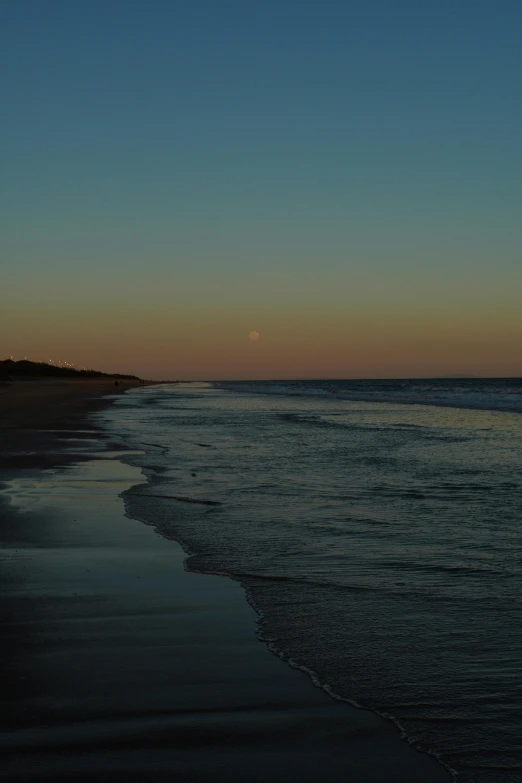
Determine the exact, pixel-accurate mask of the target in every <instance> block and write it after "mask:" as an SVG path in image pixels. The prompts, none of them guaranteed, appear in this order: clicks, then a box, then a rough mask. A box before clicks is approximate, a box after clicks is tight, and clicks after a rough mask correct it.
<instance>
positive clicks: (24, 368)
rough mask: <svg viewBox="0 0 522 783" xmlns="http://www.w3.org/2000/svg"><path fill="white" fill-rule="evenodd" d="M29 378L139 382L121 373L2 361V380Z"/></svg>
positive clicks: (0, 362)
mask: <svg viewBox="0 0 522 783" xmlns="http://www.w3.org/2000/svg"><path fill="white" fill-rule="evenodd" d="M11 376H15V377H20V376H26V377H27V376H29V377H33V378H42V377H44V378H122V379H126V380H131V381H138V380H139V378H138V376H137V375H122V374H121V373H106V372H100V371H99V370H76V369H74V368H73V367H57V366H56V365H55V364H46V362H30V361H29V360H28V359H22V360H21V361H13V359H4V360H3V361H0V380H7V379H8V378H9V377H11Z"/></svg>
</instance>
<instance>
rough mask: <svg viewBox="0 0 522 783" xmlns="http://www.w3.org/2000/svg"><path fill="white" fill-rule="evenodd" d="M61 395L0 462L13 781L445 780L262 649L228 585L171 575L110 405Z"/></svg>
mask: <svg viewBox="0 0 522 783" xmlns="http://www.w3.org/2000/svg"><path fill="white" fill-rule="evenodd" d="M89 391H90V392H93V391H94V390H93V389H92V387H91V389H90V390H89ZM113 391H114V389H111V390H110V391H108V392H107V393H111V392H113ZM96 392H99V390H96ZM102 393H103V392H102ZM0 394H1V393H0ZM73 397H75V402H71V405H72V407H70V408H69V409H67V403H65V402H64V400H63V399H62V401H61V402H58V401H57V400H56V399H55V403H56V407H55V410H56V411H63V412H64V414H65V416H64V417H63V418H62V417H60V418H58V419H57V418H56V416H53V414H52V413H51V415H49V409H47V414H46V409H45V405H42V404H40V408H39V414H38V416H35V414H34V411H33V412H32V413H31V412H30V411H27V414H26V415H24V414H23V405H21V404H19V406H18V421H19V422H20V425H19V426H18V427H16V426H15V427H13V426H12V425H11V426H9V425H8V427H7V430H8V431H10V435H11V438H10V448H8V449H7V452H8V453H6V452H5V451H4V454H3V457H4V461H3V462H2V463H0V465H1V466H2V474H3V475H2V476H0V480H4V481H5V480H7V482H8V487H9V489H8V490H7V496H8V497H9V498H10V500H11V504H10V505H7V504H6V503H5V500H6V498H5V496H4V497H3V498H2V497H1V495H0V500H1V501H3V505H4V506H6V513H5V514H3V516H4V518H5V520H6V522H4V524H3V528H4V530H3V532H4V535H3V538H4V541H6V538H7V541H6V544H5V545H4V549H3V552H2V559H3V561H4V564H6V565H7V572H8V573H7V580H6V581H5V583H4V589H3V590H2V593H3V602H2V603H3V604H4V606H5V609H6V614H7V619H8V622H7V624H5V626H4V629H3V631H2V634H3V636H4V640H3V641H4V642H7V644H6V645H4V653H3V657H6V655H7V658H6V661H5V664H6V666H4V670H7V671H11V673H12V675H13V676H12V678H11V679H10V682H11V683H12V691H11V694H10V695H11V697H12V698H10V699H7V700H6V696H5V695H4V696H3V697H2V699H3V702H4V704H3V706H4V709H5V708H6V707H7V708H10V716H9V717H8V719H7V721H6V724H5V725H4V729H3V734H2V745H3V746H4V753H5V755H6V758H9V773H10V775H11V779H12V780H44V779H56V778H62V779H66V778H69V777H72V776H74V777H75V778H76V777H79V778H80V779H83V780H91V779H92V780H94V779H95V778H97V777H99V776H100V774H107V772H108V771H109V770H110V772H109V774H110V779H114V780H117V779H122V780H123V779H125V780H129V779H131V780H145V779H150V778H151V777H152V779H154V780H156V779H167V777H168V778H169V779H171V777H172V775H173V774H176V773H177V774H178V775H179V776H180V778H181V779H189V780H194V781H200V780H201V781H220V780H223V781H225V780H226V781H229V780H230V781H236V780H237V781H238V782H239V781H243V780H245V779H251V780H254V781H256V780H257V781H263V780H271V781H277V780H280V781H283V780H287V779H289V777H291V775H297V776H298V777H299V778H300V779H301V780H305V781H308V780H309V781H312V780H316V779H317V778H318V777H321V778H324V779H325V780H326V781H341V780H343V781H344V780H346V779H353V780H357V781H361V783H362V782H363V781H367V782H368V783H393V781H406V780H408V781H409V782H410V783H413V781H416V780H418V781H421V780H422V781H426V782H427V783H428V782H429V781H434V783H436V781H441V783H442V781H444V780H446V781H447V780H450V776H449V774H448V773H447V771H446V769H445V768H444V767H443V766H442V765H441V764H440V763H438V762H437V761H436V759H435V758H434V757H430V756H427V755H425V754H422V753H419V752H417V751H415V750H414V749H413V748H411V747H409V746H408V745H407V744H406V743H405V742H404V741H403V740H401V739H400V737H399V733H398V731H397V729H396V727H395V726H394V725H393V724H391V723H390V722H389V721H385V720H383V719H381V718H379V717H378V716H377V715H375V714H374V713H372V712H369V711H367V710H361V709H355V708H354V707H350V706H348V705H347V704H344V703H341V702H338V701H337V702H336V701H334V700H333V699H332V698H331V697H330V696H327V695H326V694H325V693H324V692H323V691H322V690H321V689H319V688H314V686H313V685H312V683H311V682H310V680H309V677H308V675H305V674H304V673H302V672H299V671H296V670H293V669H292V668H290V666H289V665H288V664H287V663H284V662H283V661H282V660H280V659H279V658H278V657H277V656H275V655H273V654H271V653H270V652H269V650H268V649H267V647H266V645H265V644H260V643H259V641H258V639H257V637H256V635H255V626H256V616H255V614H254V611H253V609H252V608H251V607H250V605H249V604H248V603H247V600H246V599H245V595H244V592H243V588H242V587H241V586H240V585H239V584H238V583H237V582H234V581H232V580H230V579H228V578H223V577H218V576H209V575H200V574H197V573H194V572H191V571H187V570H185V568H184V560H185V553H184V552H183V550H182V548H181V546H180V544H178V543H176V542H174V541H172V540H167V539H165V538H164V537H162V536H161V535H158V534H156V533H155V531H154V530H153V529H151V526H150V525H146V524H143V523H142V522H139V521H136V520H133V519H130V518H129V517H127V516H125V514H124V506H123V500H122V499H121V497H120V495H121V493H122V492H123V491H125V490H126V489H128V488H130V487H132V486H135V485H136V484H141V483H143V478H144V477H143V475H142V473H141V471H140V470H139V469H138V468H134V467H131V466H129V465H127V464H125V463H123V462H121V461H120V460H119V459H118V452H119V456H122V457H123V458H124V457H125V453H127V454H128V453H129V452H128V450H127V449H126V448H125V447H124V446H123V447H122V446H121V444H114V440H113V439H111V438H110V437H109V435H108V434H106V433H103V431H102V430H100V429H98V428H97V427H96V426H95V424H94V423H93V422H92V421H89V420H88V415H89V412H90V411H91V410H99V409H100V408H102V407H105V406H106V405H108V404H110V403H111V401H110V399H100V397H99V396H98V397H96V396H94V395H93V396H90V397H89V396H87V397H84V398H83V399H84V403H85V404H84V407H83V408H82V405H81V404H80V397H81V394H78V390H76V393H75V394H73ZM40 403H41V401H40ZM26 404H27V400H26ZM31 404H32V405H34V404H35V397H34V396H33V397H32V398H31V400H30V401H29V405H31ZM1 405H2V397H1V396H0V406H1ZM51 407H52V406H51ZM67 410H69V412H67ZM4 413H5V410H4V411H3V414H4ZM46 416H47V418H46ZM5 421H6V417H5V415H2V416H1V417H0V426H3V430H2V433H4V432H6V431H7V430H6V427H5V424H4V422H5ZM11 421H13V418H12V417H11ZM65 423H66V424H67V426H66V427H65V429H64V424H65ZM57 424H60V425H61V426H60V427H57V426H56V425H57ZM50 425H51V426H50ZM42 432H43V433H44V434H43V435H42ZM14 433H18V434H19V435H20V438H19V440H18V451H17V448H15V447H16V442H17V439H16V435H15V434H14ZM30 433H33V435H34V438H33V439H32V441H31V437H30ZM71 435H74V436H75V437H71ZM30 441H31V444H30V445H31V450H32V451H31V453H30V454H27V451H26V449H27V447H28V444H29V442H30ZM113 446H115V448H112V447H113ZM46 449H47V451H46ZM111 449H112V450H111ZM21 456H22V457H25V459H20V457H21ZM29 457H30V459H29ZM9 465H10V467H9ZM4 486H5V485H4ZM4 493H5V490H4ZM4 493H2V494H4ZM6 532H7V534H8V535H7V536H6V535H5V533H6ZM6 650H7V653H6ZM123 651H125V654H123ZM10 654H12V655H10ZM22 678H25V679H22ZM18 688H20V690H21V693H18ZM8 695H9V694H8ZM6 751H7V753H6Z"/></svg>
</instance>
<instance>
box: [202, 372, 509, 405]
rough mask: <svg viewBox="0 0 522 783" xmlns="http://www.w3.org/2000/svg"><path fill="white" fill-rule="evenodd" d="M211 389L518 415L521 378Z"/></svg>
mask: <svg viewBox="0 0 522 783" xmlns="http://www.w3.org/2000/svg"><path fill="white" fill-rule="evenodd" d="M214 386H215V388H218V389H222V390H225V391H235V392H242V393H250V394H272V395H279V396H285V397H288V396H290V397H303V396H304V397H322V398H328V399H335V400H347V401H353V402H378V403H386V404H388V403H392V404H400V405H431V406H439V407H451V408H468V409H477V410H491V411H508V412H515V413H522V378H476V379H459V380H458V381H456V380H455V381H451V380H448V379H437V378H435V379H431V380H407V381H403V380H393V381H392V380H389V381H382V380H380V381H379V380H375V381H364V380H353V381H351V380H325V381H249V382H244V381H219V382H214Z"/></svg>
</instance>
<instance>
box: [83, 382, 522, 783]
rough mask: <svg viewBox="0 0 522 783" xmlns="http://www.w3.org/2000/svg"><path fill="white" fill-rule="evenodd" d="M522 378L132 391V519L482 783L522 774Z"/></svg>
mask: <svg viewBox="0 0 522 783" xmlns="http://www.w3.org/2000/svg"><path fill="white" fill-rule="evenodd" d="M521 413H522V379H460V378H458V379H457V378H455V379H441V380H420V381H419V380H413V381H411V380H400V381H369V380H368V381H335V380H325V381H284V382H283V381H277V382H276V381H274V382H269V381H258V382H228V383H225V382H220V383H190V384H189V383H187V384H183V383H180V384H165V385H159V386H151V387H145V388H140V389H134V390H131V391H129V392H128V393H127V394H126V395H124V396H122V397H119V398H118V399H117V400H116V401H115V404H114V405H113V407H112V408H110V409H107V410H105V411H103V412H100V413H98V414H96V418H97V420H98V421H99V422H100V423H101V424H102V426H103V427H104V428H106V429H107V430H108V431H109V432H110V433H111V434H112V435H113V436H114V437H116V436H121V437H122V438H123V439H124V440H125V442H126V443H127V444H128V446H129V447H131V448H132V449H135V450H139V451H140V452H141V453H140V454H139V455H136V454H133V455H132V456H129V457H128V458H127V459H128V461H129V462H132V464H137V465H139V466H140V467H141V468H142V471H143V474H144V481H143V483H142V484H140V485H137V486H135V487H133V488H132V489H131V490H129V491H127V492H125V493H124V501H125V506H126V512H127V515H128V516H130V517H133V518H137V519H140V520H142V521H143V522H145V523H147V524H150V525H153V526H154V527H155V528H156V530H157V532H158V533H160V534H161V535H163V536H165V537H167V538H173V539H176V540H178V541H179V542H180V543H181V544H182V545H183V547H184V548H185V550H186V552H187V554H188V558H187V568H188V569H189V570H194V571H199V572H203V573H213V574H215V573H218V574H223V575H226V576H229V577H232V578H234V579H236V580H238V581H240V582H241V584H242V585H243V586H244V588H245V590H246V593H247V597H248V599H249V601H250V602H251V603H252V605H253V606H254V608H255V609H256V611H257V612H258V614H259V635H260V638H261V639H262V640H263V641H264V642H266V643H267V644H268V645H269V647H270V649H271V650H272V651H273V652H274V653H277V654H278V655H280V656H281V657H283V658H284V659H285V660H287V661H288V662H289V663H290V664H291V665H293V666H296V667H300V668H302V669H304V670H305V671H307V672H308V673H309V674H310V676H311V678H312V679H313V681H314V683H315V684H316V685H320V686H321V687H323V688H325V689H326V690H327V691H328V692H329V693H331V694H332V695H333V696H335V697H336V698H340V699H344V700H346V701H348V702H350V703H352V704H355V705H357V706H360V707H363V708H366V709H370V710H373V711H375V712H377V713H379V714H381V715H384V716H387V717H389V718H390V719H391V720H393V721H395V723H397V725H398V726H399V727H400V730H401V731H402V733H403V736H404V738H405V740H407V741H408V742H410V743H411V744H412V745H414V746H415V747H416V748H418V749H420V750H423V751H424V752H428V753H432V754H435V755H437V756H438V758H439V759H440V760H441V762H442V763H444V764H445V765H446V766H448V767H449V768H450V769H451V770H454V771H455V772H457V773H458V779H459V781H462V783H468V782H470V781H473V782H474V783H514V781H520V780H521V779H522V631H521V627H522V611H521V610H522V567H521V566H522V562H521V555H522V416H521Z"/></svg>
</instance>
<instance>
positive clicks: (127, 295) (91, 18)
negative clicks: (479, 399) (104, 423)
mask: <svg viewBox="0 0 522 783" xmlns="http://www.w3.org/2000/svg"><path fill="white" fill-rule="evenodd" d="M0 31H1V32H0V51H1V55H0V57H1V71H2V77H1V79H2V96H3V97H2V109H3V112H2V114H3V119H2V124H1V130H0V134H1V138H2V144H1V147H0V155H1V157H2V161H1V169H2V188H1V194H0V201H1V204H0V207H1V209H0V243H1V281H2V283H1V292H2V297H1V299H2V306H1V307H0V358H3V357H5V356H9V355H13V356H14V358H23V357H24V356H27V357H28V358H31V359H49V358H52V359H54V360H68V361H73V362H76V363H77V364H79V365H88V366H94V367H96V368H98V369H102V370H108V371H116V372H133V373H134V372H135V373H138V374H140V375H142V376H145V377H153V378H194V379H202V378H208V379H211V378H267V377H271V378H283V377H284V378H306V377H309V378H313V377H336V378H343V377H344V378H348V377H360V376H364V377H383V376H385V377H401V376H429V375H446V374H448V375H449V374H457V373H458V374H466V373H469V374H474V375H521V374H522V176H521V174H522V165H521V164H522V145H521V139H522V101H521V95H522V55H521V49H520V41H521V40H522V3H521V2H520V0H496V2H492V1H491V0H488V1H487V2H486V1H485V0H473V1H472V0H424V2H421V1H420V0H139V1H138V0H45V2H43V1H42V0H3V2H2V3H1V5H0ZM253 331H255V332H257V333H258V334H259V339H251V337H250V333H251V332H253Z"/></svg>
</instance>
